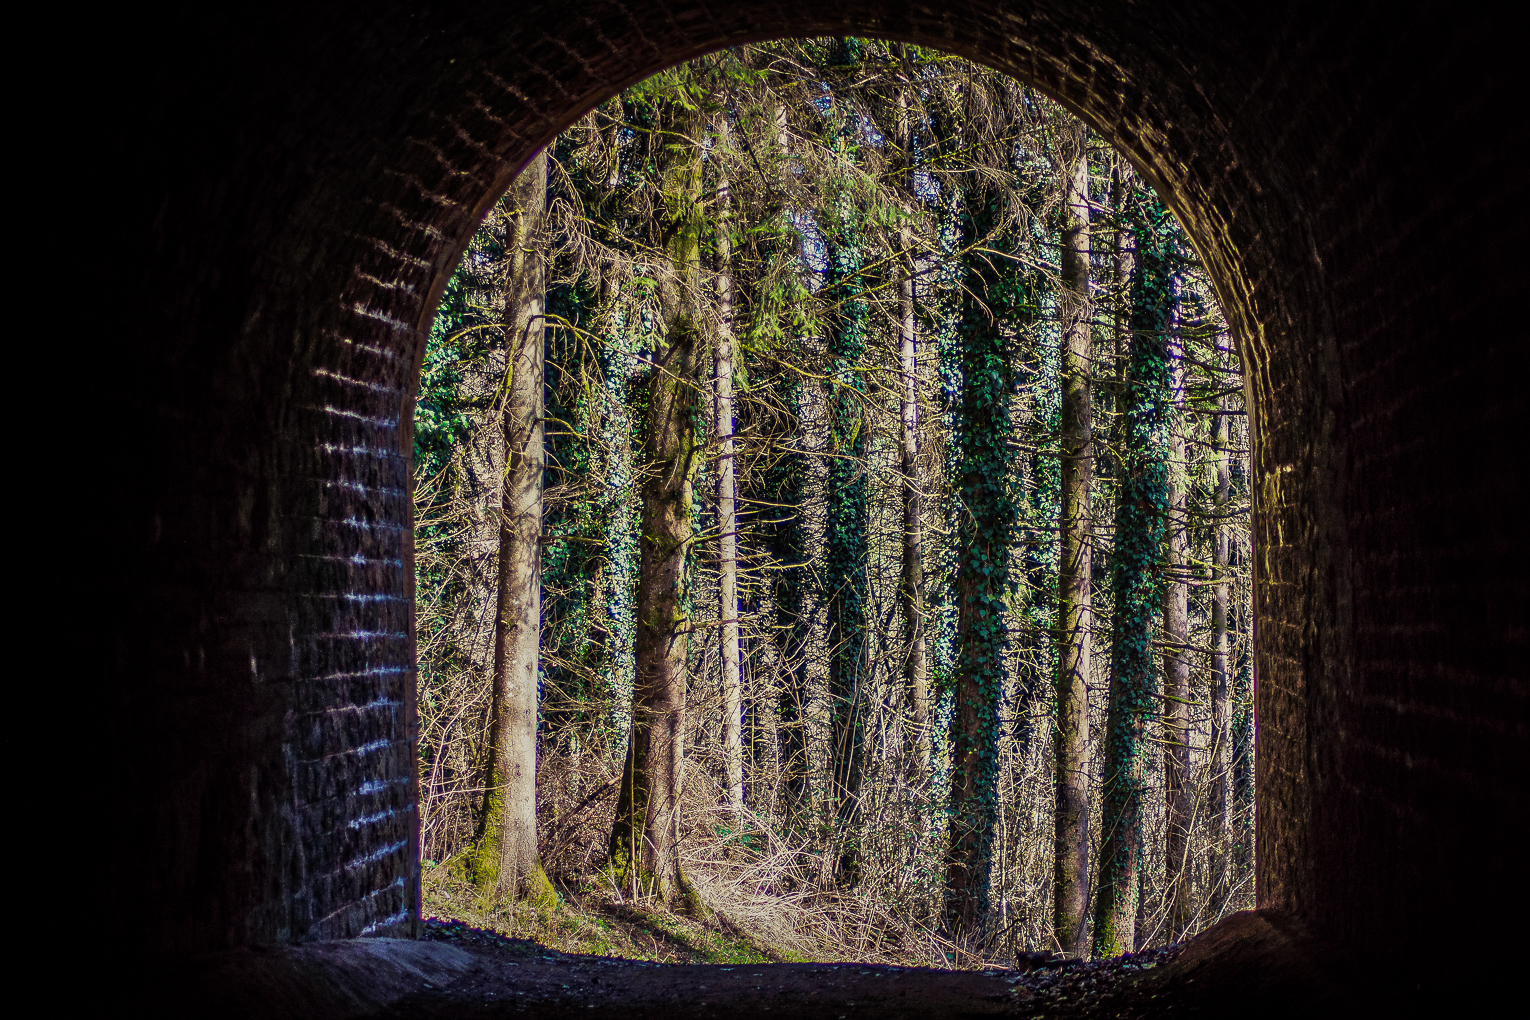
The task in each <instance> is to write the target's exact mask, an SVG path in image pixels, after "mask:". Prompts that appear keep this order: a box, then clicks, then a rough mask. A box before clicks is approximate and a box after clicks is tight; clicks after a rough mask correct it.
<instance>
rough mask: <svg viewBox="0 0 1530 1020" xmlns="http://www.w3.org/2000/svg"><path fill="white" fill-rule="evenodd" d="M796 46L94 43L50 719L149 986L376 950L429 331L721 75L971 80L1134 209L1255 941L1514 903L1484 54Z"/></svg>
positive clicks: (407, 867)
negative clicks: (1219, 391)
mask: <svg viewBox="0 0 1530 1020" xmlns="http://www.w3.org/2000/svg"><path fill="white" fill-rule="evenodd" d="M826 6H830V5H824V4H819V3H809V2H805V0H777V2H753V0H744V2H738V0H732V2H726V3H723V2H718V3H705V2H673V3H664V2H657V0H631V2H627V3H614V2H598V0H597V2H587V3H579V4H563V3H557V4H554V3H547V4H524V5H507V4H504V3H474V2H460V3H455V4H445V5H438V6H430V7H426V6H423V5H405V4H398V3H370V4H365V5H363V4H345V3H339V4H333V5H328V7H327V8H326V9H325V10H323V11H314V10H307V9H297V8H294V9H290V10H287V11H276V10H270V9H266V8H262V9H260V10H259V11H258V12H250V11H232V10H203V11H196V12H194V13H189V14H183V15H179V16H178V18H179V19H180V20H175V21H170V20H163V21H159V22H149V23H144V22H141V21H140V22H135V23H133V24H130V25H129V24H122V25H119V26H116V28H117V29H118V30H119V34H118V35H117V36H116V37H115V38H114V40H113V42H114V45H113V46H112V48H111V54H112V55H111V56H110V57H109V58H107V59H106V60H104V61H103V63H101V64H100V65H99V67H98V68H96V70H95V71H94V72H93V73H96V74H99V75H101V88H100V91H101V93H102V95H103V96H104V99H103V103H104V106H103V109H104V114H102V116H103V117H104V119H105V121H106V123H107V127H106V128H105V129H104V131H103V132H102V137H103V138H104V141H105V145H104V148H106V150H107V151H108V152H109V154H110V157H111V158H110V162H109V163H107V164H105V165H106V166H108V167H109V169H108V171H107V173H106V174H105V175H104V176H105V179H104V182H103V183H104V187H102V188H100V189H99V190H98V192H97V193H96V194H95V195H93V196H92V199H93V201H95V202H98V203H101V205H102V207H104V208H106V209H107V210H108V212H107V213H106V214H105V217H104V219H105V221H106V225H107V233H106V236H107V238H108V239H109V240H110V242H111V247H110V250H111V254H112V258H111V260H110V269H109V271H108V272H107V273H106V274H105V275H106V276H107V280H106V281H105V288H104V296H105V300H106V301H107V302H108V303H109V305H110V308H111V311H112V314H111V316H110V317H109V319H108V320H107V321H109V322H110V323H111V327H112V328H111V329H109V330H106V331H102V333H101V335H102V339H101V340H99V341H92V343H93V344H94V345H95V346H94V347H93V348H92V350H91V354H92V357H91V358H90V359H89V360H90V365H89V368H88V369H87V372H88V376H89V383H88V388H89V392H90V393H91V394H92V395H93V399H92V401H91V402H90V403H91V408H92V409H91V411H90V412H88V413H90V414H92V415H95V416H97V417H96V422H97V428H98V430H99V431H100V432H101V433H102V434H103V435H105V436H107V437H109V438H115V437H116V435H117V434H118V433H119V432H121V433H127V434H130V435H131V436H132V437H133V438H132V440H131V442H127V443H121V444H120V445H121V446H122V447H123V448H122V449H120V450H119V449H116V448H115V446H116V445H117V444H114V452H113V454H112V455H111V456H110V457H109V458H108V459H109V464H108V466H107V471H106V475H105V478H104V479H103V481H102V483H101V484H102V485H103V487H104V489H105V491H106V492H108V493H109V494H110V497H109V498H110V500H111V504H112V512H111V513H110V514H108V515H106V517H107V519H106V520H105V521H103V522H102V523H101V524H100V527H101V528H102V529H103V531H104V535H103V536H102V538H101V541H102V544H103V547H104V548H105V549H106V550H107V554H106V556H105V560H104V562H105V567H104V568H103V570H102V578H103V581H104V584H103V594H104V595H105V596H106V597H107V599H108V600H109V604H110V605H112V606H113V607H114V611H113V612H112V613H111V614H110V615H109V617H108V622H107V623H106V625H105V626H104V628H103V629H102V638H103V639H102V642H101V645H100V653H99V655H98V657H97V658H96V659H94V660H92V665H91V667H90V669H91V673H90V679H89V680H88V681H87V689H88V690H96V691H98V692H99V697H98V698H97V699H96V702H97V703H98V704H99V705H101V706H102V707H101V709H100V714H99V722H100V724H101V727H102V729H103V730H104V732H105V734H106V742H105V744H104V746H105V747H106V748H107V749H108V751H109V753H110V754H111V755H112V760H113V762H114V764H115V765H116V767H117V768H118V770H119V772H120V775H121V777H122V778H121V780H120V782H122V783H123V784H125V785H124V788H125V789H128V790H131V791H134V792H133V794H132V795H131V796H126V797H122V798H119V799H118V801H116V802H114V803H113V804H112V805H111V806H109V808H108V812H109V814H108V822H109V824H111V825H112V826H114V831H116V832H118V833H121V834H122V837H123V838H122V839H121V840H120V841H119V845H118V847H117V849H116V850H115V851H114V852H113V853H112V854H110V855H109V860H110V863H109V868H110V869H111V881H110V883H109V884H110V886H111V888H112V889H113V890H114V891H113V893H112V895H113V896H115V897H117V899H116V900H115V901H114V902H115V903H116V904H117V905H118V906H119V907H120V908H121V909H124V910H127V909H131V910H132V911H134V912H135V913H137V914H140V915H145V914H146V918H145V922H144V923H145V924H146V926H147V928H148V931H149V936H148V938H147V939H146V940H145V942H144V944H145V946H146V947H148V948H150V949H154V950H161V951H172V952H180V951H192V950H200V949H207V948H218V947H224V946H230V945H241V944H247V943H252V942H271V941H288V940H305V939H312V938H322V937H340V936H349V935H357V934H363V933H406V932H408V931H409V930H411V926H412V925H413V923H414V919H415V918H416V917H417V912H418V868H419V865H418V858H417V851H416V849H415V848H416V845H417V835H418V833H417V827H418V816H417V814H416V813H415V803H414V798H415V790H414V781H413V768H414V751H413V740H414V731H413V726H414V721H413V720H414V710H413V700H412V699H413V696H414V678H413V672H412V671H413V647H412V643H413V636H412V604H411V600H412V588H411V586H412V570H411V552H410V548H411V547H410V535H411V531H410V513H411V509H410V484H411V483H410V472H409V464H408V460H407V457H408V451H409V448H410V441H409V421H410V414H411V401H412V393H413V388H414V386H415V384H416V379H417V375H418V365H419V359H420V356H421V351H422V346H423V338H424V331H425V328H426V327H427V325H428V323H429V320H430V317H431V315H432V313H433V311H434V307H435V302H436V298H437V297H438V295H439V293H440V290H441V288H442V286H443V285H444V282H445V280H446V278H447V276H448V275H449V273H450V271H451V269H452V268H453V266H454V263H455V260H456V258H457V256H458V254H459V253H460V251H461V250H462V248H463V247H464V245H465V244H466V241H467V239H468V237H469V236H470V235H471V233H472V231H473V230H474V228H475V227H476V225H477V223H478V221H479V219H480V217H481V215H482V213H483V211H484V210H485V209H486V208H487V207H488V206H489V204H490V203H491V202H492V201H493V200H494V199H495V198H496V197H497V196H498V195H499V194H500V193H501V192H502V191H503V190H504V188H505V187H506V186H507V185H508V182H509V180H510V179H511V176H512V175H513V172H514V171H515V170H516V169H517V168H518V167H519V165H520V164H522V163H523V162H524V161H525V160H526V159H527V158H529V156H530V155H531V154H532V153H533V152H534V151H535V149H536V148H537V147H538V146H540V145H541V144H543V143H545V142H546V141H548V140H549V139H551V138H552V137H553V135H554V134H555V133H556V132H557V131H558V130H560V129H561V128H563V127H564V126H566V125H567V124H569V123H570V122H571V121H573V120H574V119H575V118H577V117H578V116H579V115H581V114H582V113H583V112H585V111H586V110H588V109H589V108H590V107H591V106H592V105H593V104H595V103H597V102H599V101H600V100H603V99H605V98H607V97H609V96H611V95H612V94H614V93H615V92H616V91H618V90H619V89H621V88H622V87H624V86H626V85H628V84H630V83H633V82H635V81H638V80H641V79H642V78H644V77H646V76H647V75H649V74H651V73H652V72H654V71H656V70H658V69H660V68H662V67H664V66H667V65H670V64H673V63H676V62H678V61H682V60H685V59H687V58H690V57H693V56H696V55H698V54H701V53H704V52H706V51H708V50H712V49H715V48H718V47H720V46H724V45H728V44H730V43H737V42H742V41H747V40H755V39H763V38H769V37H779V36H786V35H797V36H800V35H829V34H861V35H879V36H886V37H891V38H897V39H904V40H909V41H914V42H918V43H921V44H923V45H927V46H933V47H939V48H943V49H946V50H950V51H953V52H956V53H959V54H962V55H965V56H969V57H973V58H975V59H978V60H980V61H983V62H985V63H988V64H991V65H993V66H995V67H997V68H1000V69H1002V70H1005V71H1008V72H1010V73H1012V74H1014V75H1016V76H1017V77H1019V78H1022V79H1024V80H1026V81H1028V82H1031V83H1033V84H1034V85H1036V86H1037V87H1039V88H1041V89H1042V90H1044V91H1046V92H1047V93H1049V94H1050V95H1052V96H1054V97H1056V98H1058V99H1059V100H1061V101H1062V102H1064V103H1065V104H1067V105H1068V106H1070V107H1071V108H1072V109H1073V110H1075V111H1076V112H1078V113H1079V114H1081V115H1082V116H1083V117H1085V118H1086V119H1087V120H1088V121H1090V123H1091V124H1092V125H1093V126H1095V127H1096V128H1097V129H1099V130H1100V131H1101V132H1102V133H1104V134H1105V135H1106V136H1107V137H1108V138H1110V139H1112V140H1114V141H1115V142H1116V144H1117V145H1118V146H1119V147H1120V148H1122V149H1123V150H1124V151H1125V152H1126V153H1127V154H1128V155H1129V156H1130V157H1131V158H1132V159H1133V160H1134V161H1135V162H1136V163H1137V164H1138V166H1139V167H1141V168H1142V169H1143V170H1144V171H1145V172H1146V173H1147V174H1148V175H1149V176H1150V177H1151V178H1152V179H1153V180H1154V181H1155V182H1157V184H1158V185H1159V186H1160V188H1161V190H1162V192H1163V194H1164V196H1165V197H1166V199H1167V200H1168V201H1169V202H1170V204H1171V205H1172V206H1173V208H1174V210H1175V212H1176V213H1177V214H1178V215H1179V216H1180V218H1181V220H1182V221H1183V222H1184V224H1185V226H1186V228H1187V229H1188V231H1189V232H1190V233H1191V235H1192V236H1193V238H1194V239H1195V241H1196V243H1197V245H1198V247H1199V248H1200V250H1201V252H1202V254H1203V255H1204V257H1205V258H1206V261H1207V263H1208V266H1209V267H1210V269H1211V271H1212V274H1213V276H1214V278H1215V280H1216V282H1217V285H1218V288H1219V291H1220V294H1221V298H1222V302H1223V305H1224V308H1225V310H1226V312H1227V314H1228V316H1229V320H1230V321H1231V322H1232V323H1233V325H1234V328H1235V331H1236V333H1237V336H1238V338H1239V341H1240V342H1241V344H1242V345H1243V348H1244V353H1245V356H1246V364H1247V366H1248V368H1249V387H1250V398H1251V399H1250V407H1251V409H1252V412H1253V414H1254V419H1253V421H1254V435H1255V439H1256V454H1255V457H1256V463H1255V474H1256V487H1257V491H1256V496H1255V529H1256V543H1257V544H1258V550H1259V551H1258V554H1257V564H1256V577H1257V583H1256V596H1255V597H1256V612H1257V640H1258V662H1257V684H1258V693H1257V699H1258V706H1257V707H1258V738H1257V739H1258V784H1259V785H1258V792H1259V805H1258V819H1259V820H1258V843H1259V864H1258V882H1259V898H1260V902H1261V903H1262V904H1265V905H1275V906H1282V907H1285V908H1288V909H1290V910H1292V911H1295V912H1296V913H1297V914H1298V915H1299V916H1301V917H1303V918H1304V919H1306V920H1307V921H1308V922H1309V923H1310V924H1312V925H1313V926H1315V927H1316V928H1317V929H1319V930H1321V931H1322V932H1323V933H1325V934H1327V935H1328V936H1330V937H1332V938H1335V939H1339V940H1343V941H1346V942H1350V943H1352V944H1355V945H1363V946H1369V947H1371V948H1372V949H1376V948H1377V947H1384V946H1386V945H1389V944H1392V943H1393V942H1395V941H1396V940H1397V939H1398V938H1400V937H1406V936H1407V935H1408V934H1409V933H1422V932H1424V931H1427V930H1430V929H1431V928H1432V927H1434V926H1440V925H1444V924H1445V923H1446V922H1447V921H1448V922H1449V925H1450V926H1452V927H1454V928H1456V929H1459V928H1460V927H1461V926H1462V923H1463V917H1466V918H1467V920H1471V919H1472V918H1473V917H1475V916H1476V915H1472V914H1471V911H1472V910H1478V911H1479V913H1481V914H1482V915H1483V916H1482V918H1479V919H1478V920H1479V921H1482V920H1486V913H1487V909H1488V908H1486V907H1482V908H1474V907H1470V906H1463V905H1464V904H1466V903H1468V901H1469V900H1474V898H1473V897H1470V896H1469V895H1468V893H1469V891H1470V890H1472V889H1476V888H1478V887H1479V886H1480V885H1481V884H1483V882H1484V880H1485V879H1484V876H1486V882H1487V884H1489V885H1491V884H1492V882H1493V881H1494V880H1499V881H1507V880H1508V878H1509V876H1510V874H1511V872H1510V866H1511V862H1512V860H1513V857H1514V855H1513V852H1512V851H1511V848H1510V844H1509V840H1508V837H1507V835H1506V830H1505V829H1504V828H1503V827H1502V826H1499V825H1498V824H1497V823H1496V822H1494V821H1492V819H1495V818H1500V817H1505V814H1504V812H1505V811H1509V812H1511V813H1512V811H1513V810H1523V807H1524V799H1525V798H1524V779H1523V770H1522V767H1520V765H1519V762H1520V758H1519V754H1518V752H1519V750H1520V748H1521V747H1522V746H1523V743H1524V738H1525V715H1526V713H1525V697H1526V689H1525V681H1524V668H1523V662H1524V661H1525V651H1526V649H1525V645H1526V643H1527V642H1526V633H1527V631H1526V628H1525V625H1524V622H1523V621H1524V618H1525V610H1526V601H1527V600H1526V587H1525V581H1524V577H1525V569H1524V568H1525V562H1524V560H1525V557H1524V542H1523V540H1522V538H1521V537H1520V535H1519V532H1520V528H1518V527H1516V526H1514V525H1513V523H1512V522H1513V520H1514V519H1517V517H1518V516H1519V514H1520V513H1522V511H1520V510H1518V508H1519V507H1520V506H1521V505H1522V504H1523V499H1522V498H1521V497H1522V496H1523V489H1524V483H1523V476H1524V454H1523V445H1524V444H1523V440H1522V438H1520V437H1522V435H1523V425H1522V422H1523V421H1524V413H1523V412H1524V397H1523V388H1522V385H1521V384H1520V376H1521V373H1519V372H1518V371H1516V369H1518V368H1519V367H1520V366H1521V363H1522V360H1523V358H1522V355H1521V354H1520V351H1521V350H1522V349H1523V347H1524V338H1523V327H1522V325H1521V322H1522V321H1523V316H1520V315H1516V316H1511V314H1510V311H1511V300H1510V299H1511V296H1513V297H1517V296H1518V293H1517V288H1519V287H1520V286H1521V284H1520V283H1519V280H1520V279H1521V276H1520V274H1519V273H1518V270H1519V269H1521V268H1522V267H1523V263H1524V256H1523V254H1522V253H1520V251H1519V250H1518V247H1517V243H1518V241H1519V239H1521V238H1522V237H1523V236H1524V234H1525V232H1524V230H1523V226H1524V215H1523V212H1522V211H1521V208H1522V205H1521V204H1520V203H1517V202H1516V203H1513V204H1509V205H1507V206H1506V205H1505V203H1503V202H1502V201H1501V200H1500V199H1499V197H1498V195H1499V193H1500V192H1501V191H1502V190H1503V187H1504V185H1503V184H1501V183H1500V177H1501V175H1502V174H1503V173H1504V172H1505V167H1508V166H1510V165H1513V164H1512V162H1511V158H1510V154H1511V153H1513V152H1516V151H1517V150H1518V148H1520V146H1521V144H1522V143H1523V141H1524V138H1523V135H1524V130H1523V123H1524V118H1523V116H1522V115H1516V114H1515V113H1513V112H1511V111H1509V110H1508V107H1507V104H1508V98H1507V97H1508V96H1509V95H1510V94H1511V93H1513V92H1519V91H1522V90H1521V89H1511V87H1510V85H1509V79H1508V75H1509V73H1510V70H1511V68H1512V61H1510V60H1508V59H1507V56H1506V55H1505V56H1504V57H1503V59H1497V58H1496V57H1495V58H1492V59H1490V57H1492V55H1494V54H1497V53H1498V51H1499V50H1500V49H1501V48H1502V46H1503V45H1504V44H1503V43H1502V42H1500V41H1499V40H1500V39H1501V38H1502V33H1497V32H1495V31H1494V29H1493V27H1492V26H1491V25H1489V24H1487V22H1486V21H1485V19H1483V18H1481V17H1480V16H1475V15H1474V16H1470V17H1469V18H1467V19H1465V20H1463V17H1462V14H1461V12H1460V11H1459V10H1458V9H1457V8H1456V7H1454V6H1447V5H1429V4H1407V5H1404V6H1401V7H1398V6H1387V7H1378V8H1375V9H1373V10H1361V9H1359V8H1356V9H1354V10H1349V9H1347V8H1346V9H1344V10H1340V9H1338V8H1336V7H1334V6H1332V5H1319V4H1293V3H1267V4H1259V5H1252V4H1244V5H1237V6H1236V7H1234V6H1231V5H1224V4H1210V3H1198V2H1194V0H1191V2H1173V3H1167V2H1137V3H1126V2H1119V3H1117V2H1099V3H1063V2H1055V3H1054V2H1034V3H1032V2H1021V0H992V2H987V3H966V2H952V3H946V4H923V3H906V2H899V0H884V2H872V0H846V2H842V3H839V4H835V5H832V7H833V11H832V14H831V13H828V12H826V10H825V8H826ZM92 215H93V216H94V215H95V214H92ZM100 219H101V218H100V217H96V225H97V227H99V223H100ZM1464 860H1470V861H1471V862H1473V869H1472V871H1471V872H1470V873H1468V872H1466V871H1464V870H1463V869H1462V868H1461V867H1460V866H1459V865H1460V863H1461V862H1462V861H1464ZM1403 889H1406V890H1408V891H1409V894H1408V895H1407V896H1399V895H1398V891H1399V890H1403ZM129 890H131V892H129ZM1463 910H1465V911H1467V913H1466V914H1465V915H1463V913H1462V911H1463Z"/></svg>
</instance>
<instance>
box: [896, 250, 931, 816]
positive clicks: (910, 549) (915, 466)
mask: <svg viewBox="0 0 1530 1020" xmlns="http://www.w3.org/2000/svg"><path fill="white" fill-rule="evenodd" d="M911 249H912V238H911V237H910V236H909V232H908V231H904V232H903V235H902V252H901V254H900V258H899V260H898V272H899V279H898V331H899V343H898V357H899V366H900V367H901V369H902V371H903V388H902V404H903V407H902V411H903V414H902V418H903V448H902V451H901V452H902V455H903V458H902V459H903V463H902V468H903V584H902V590H901V591H900V593H899V594H900V596H901V601H902V604H903V642H904V647H905V649H906V652H905V655H906V658H905V659H904V662H903V684H904V691H905V693H906V697H907V699H908V713H907V714H908V732H907V734H906V737H905V742H906V744H907V748H908V754H909V757H910V758H911V759H912V760H913V780H914V784H915V786H916V788H917V789H919V790H923V789H924V787H925V784H926V783H927V782H928V777H929V774H930V682H929V668H928V666H927V664H926V654H925V629H924V523H923V517H924V480H923V479H922V478H920V477H919V364H918V348H917V347H916V346H915V344H916V338H915V333H914V266H913V252H912V250H911Z"/></svg>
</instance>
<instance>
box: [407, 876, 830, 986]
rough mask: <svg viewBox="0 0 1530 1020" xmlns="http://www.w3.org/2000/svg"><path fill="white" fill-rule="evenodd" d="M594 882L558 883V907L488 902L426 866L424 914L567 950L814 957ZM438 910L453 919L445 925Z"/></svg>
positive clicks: (651, 956) (722, 921)
mask: <svg viewBox="0 0 1530 1020" xmlns="http://www.w3.org/2000/svg"><path fill="white" fill-rule="evenodd" d="M591 885H592V883H580V884H579V885H570V884H568V883H566V882H558V883H556V884H555V888H557V890H558V905H557V906H556V907H554V908H550V909H547V908H537V907H534V906H531V905H529V904H526V903H520V902H514V901H504V900H501V901H499V902H495V903H491V904H485V903H483V902H482V901H481V900H480V899H479V897H478V893H477V890H476V889H474V887H473V886H472V885H471V884H469V883H468V882H466V881H464V880H462V879H461V878H458V877H456V876H454V875H452V874H451V872H450V871H449V869H448V868H445V867H439V866H438V867H435V868H427V869H426V871H425V875H424V881H423V882H422V886H423V893H424V904H423V910H422V911H421V913H422V914H423V915H424V916H425V917H426V918H427V921H428V922H429V923H431V924H435V925H438V926H439V925H440V924H447V923H450V924H457V925H460V926H467V927H471V928H474V929H480V930H482V931H485V932H492V933H494V934H495V935H496V936H503V937H505V938H508V939H511V940H525V941H526V942H528V943H536V944H537V945H540V946H544V947H546V948H547V949H550V950H555V951H557V952H560V953H573V954H580V955H586V956H612V957H620V958H622V959H626V960H644V961H651V962H654V963H721V964H750V963H801V962H806V959H807V958H806V957H804V956H802V955H799V954H797V953H794V952H792V951H791V950H789V949H782V948H779V947H773V946H770V945H768V944H766V943H764V942H762V941H761V940H759V939H758V938H756V937H752V936H751V935H750V934H749V933H747V932H745V931H742V930H740V929H739V928H738V927H737V926H736V925H734V924H732V923H730V922H729V921H728V919H727V918H726V916H724V915H722V914H718V913H713V914H712V915H711V916H709V917H706V918H696V917H692V916H690V915H688V914H682V913H677V912H674V911H671V910H668V909H665V908H664V907H662V906H658V905H653V904H641V903H624V902H622V901H621V900H620V899H619V898H618V897H616V896H614V895H612V894H611V893H609V892H606V891H602V890H600V889H599V888H598V887H594V888H592V887H591ZM580 886H583V888H581V887H580ZM432 915H435V917H438V918H451V919H452V921H451V922H437V921H435V919H434V918H432ZM431 930H436V929H434V928H432V929H431Z"/></svg>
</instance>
